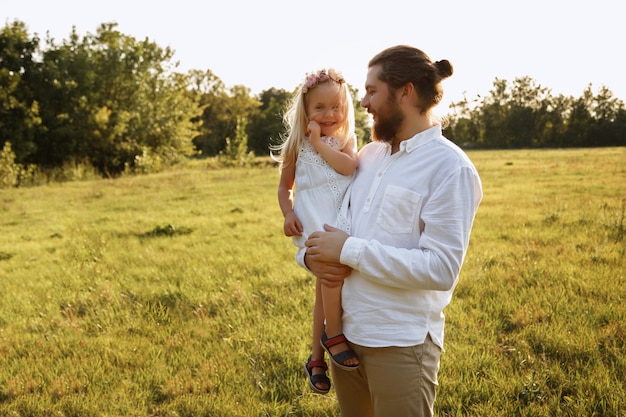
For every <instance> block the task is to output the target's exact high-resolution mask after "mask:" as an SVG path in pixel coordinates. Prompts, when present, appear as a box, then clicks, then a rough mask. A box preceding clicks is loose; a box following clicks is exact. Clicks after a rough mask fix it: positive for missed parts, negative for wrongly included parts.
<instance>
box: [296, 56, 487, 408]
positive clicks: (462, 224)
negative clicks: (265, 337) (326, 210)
mask: <svg viewBox="0 0 626 417" xmlns="http://www.w3.org/2000/svg"><path fill="white" fill-rule="evenodd" d="M450 75H452V66H451V64H450V63H449V62H448V61H447V60H443V61H437V62H432V61H431V59H430V58H429V57H428V56H427V55H426V54H425V53H424V52H422V51H420V50H419V49H416V48H413V47H410V46H396V47H392V48H389V49H386V50H384V51H382V52H381V53H379V54H378V55H376V56H375V57H374V58H372V60H371V61H370V62H369V65H368V73H367V79H366V84H365V96H364V97H363V100H362V102H361V105H362V106H363V107H365V108H366V109H367V111H368V113H370V114H371V115H372V116H373V119H374V124H373V138H374V141H373V142H372V143H370V144H368V145H366V146H365V147H363V149H362V150H361V151H360V152H359V168H358V171H357V174H356V177H355V179H354V182H353V184H352V189H351V194H350V213H351V216H352V220H351V222H352V228H351V233H352V235H351V236H349V235H347V234H346V233H345V232H342V231H340V230H338V229H334V228H331V227H328V226H325V231H318V232H314V233H312V234H311V235H310V236H309V239H308V240H307V242H306V251H305V252H304V253H302V252H301V253H300V254H299V262H300V264H301V265H303V266H305V267H307V268H308V269H309V270H310V271H311V272H312V273H313V274H315V275H316V276H317V277H318V278H319V279H321V280H322V281H323V282H324V283H325V285H341V284H342V283H343V290H342V305H343V328H344V334H345V336H346V338H347V340H348V341H350V347H351V348H352V349H353V350H354V351H355V352H356V353H357V355H358V358H359V361H360V367H359V369H358V370H355V371H345V370H342V369H339V368H338V367H336V366H332V375H333V382H334V384H335V390H336V392H337V397H338V400H339V405H340V408H341V413H342V415H343V416H344V417H371V416H375V417H388V416H393V417H402V416H432V415H433V404H434V401H435V391H436V386H437V373H438V370H439V359H440V354H441V351H442V349H443V339H444V315H443V309H444V308H445V307H446V306H447V305H448V304H449V303H450V301H451V298H452V292H453V290H454V288H455V286H456V284H457V280H458V276H459V272H460V270H461V265H462V263H463V259H464V257H465V254H466V252H467V247H468V243H469V236H470V231H471V228H472V224H473V221H474V216H475V213H476V210H477V208H478V205H479V203H480V200H481V198H482V186H481V182H480V178H479V176H478V173H477V172H476V169H475V168H474V166H473V164H472V163H471V161H470V160H469V159H468V157H467V156H466V155H465V153H464V152H463V151H462V150H461V149H459V148H458V147H457V146H456V145H454V144H453V143H452V142H450V141H448V140H447V139H446V138H444V137H443V136H442V131H441V125H440V124H438V123H437V122H436V121H435V120H434V119H433V116H432V109H433V107H435V106H436V105H437V104H438V103H439V102H440V101H441V98H442V94H443V92H442V88H441V81H442V80H443V79H445V78H447V77H449V76H450ZM344 279H345V281H344Z"/></svg>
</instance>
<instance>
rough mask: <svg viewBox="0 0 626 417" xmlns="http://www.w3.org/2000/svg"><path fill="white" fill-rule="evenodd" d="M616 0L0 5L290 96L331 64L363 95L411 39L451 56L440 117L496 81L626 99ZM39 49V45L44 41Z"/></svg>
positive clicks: (2, 13) (47, 0)
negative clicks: (106, 29)
mask: <svg viewBox="0 0 626 417" xmlns="http://www.w3.org/2000/svg"><path fill="white" fill-rule="evenodd" d="M618 4H619V1H618V0H595V1H593V2H582V1H578V0H525V1H506V0H499V1H496V0H473V1H469V0H440V1H430V2H425V1H420V0H377V1H373V0H349V1H341V0H334V1H332V0H331V1H315V0H314V1H308V2H303V1H300V0H219V1H200V0H197V1H192V0H176V1H167V2H166V1H163V0H151V1H145V0H125V1H121V0H108V1H98V2H93V1H89V0H54V1H51V0H20V1H16V0H0V19H2V20H1V21H0V24H2V26H4V25H5V24H6V23H10V22H13V21H14V20H16V19H17V20H20V21H23V22H24V23H25V24H26V25H27V27H28V30H29V34H30V35H31V36H33V35H34V33H37V34H38V35H39V36H40V38H42V40H43V39H45V37H46V33H47V32H50V35H51V36H52V37H53V38H55V40H56V41H57V43H60V42H61V41H62V40H64V39H68V38H69V34H70V32H71V30H72V26H76V30H77V32H78V34H79V36H81V37H82V36H84V35H86V34H87V33H92V34H95V32H96V29H97V28H98V26H99V25H100V24H101V23H109V22H116V23H117V24H118V27H117V29H118V30H119V31H120V32H122V33H123V34H125V35H128V36H132V37H134V38H136V39H137V40H144V39H145V38H146V37H147V38H149V39H150V41H152V42H155V43H156V44H158V45H159V46H161V47H163V48H164V47H167V46H169V47H170V48H172V49H173V50H175V55H174V59H173V60H174V61H179V62H180V66H179V67H178V70H179V71H181V72H186V71H187V70H189V69H199V70H207V69H210V70H211V71H212V72H213V73H214V74H215V75H216V76H218V77H219V78H220V79H221V80H222V81H223V82H224V83H225V84H226V86H227V87H228V88H230V87H232V86H234V85H237V84H240V85H244V86H246V87H249V88H250V89H251V90H252V92H253V93H259V92H261V91H263V90H265V89H268V88H271V87H276V88H284V89H286V90H288V91H291V90H292V89H293V88H295V87H296V86H297V85H298V84H299V83H300V82H301V81H302V80H303V79H304V76H305V74H306V73H307V72H310V71H314V70H317V69H319V68H323V67H334V68H336V69H338V70H340V71H342V72H343V74H344V77H345V78H346V80H347V82H348V83H350V84H351V85H353V86H354V87H356V88H358V89H359V91H360V92H361V93H362V92H363V83H364V82H365V75H366V72H367V62H368V61H369V59H370V58H371V57H372V56H374V55H375V54H376V53H378V52H380V51H381V50H382V49H384V48H386V47H389V46H393V45H397V44H409V45H413V46H416V47H418V48H420V49H422V50H423V51H424V52H426V53H427V54H428V55H429V56H430V57H431V58H432V59H433V60H440V59H448V60H449V61H450V62H451V63H452V65H453V66H454V71H455V73H454V74H453V75H452V77H451V78H449V79H447V80H446V81H444V90H445V96H444V101H443V102H442V104H441V106H440V108H439V110H440V111H441V112H444V113H445V112H447V107H448V105H449V103H450V102H455V101H460V100H461V99H462V98H463V96H464V94H465V95H466V96H467V97H468V99H474V98H475V97H476V95H478V94H480V95H482V96H485V95H488V94H489V91H490V90H491V88H492V86H493V82H494V80H495V78H496V77H497V78H499V79H505V80H508V81H509V82H512V81H513V80H514V79H515V78H518V77H523V76H529V77H531V78H533V79H534V80H535V81H536V82H537V83H539V84H540V85H541V86H543V87H547V88H549V89H550V90H552V94H553V95H558V94H565V95H571V96H574V97H580V96H581V95H582V93H583V91H584V90H585V88H586V87H587V86H588V84H590V83H591V84H592V90H593V92H594V94H595V93H597V92H598V90H599V88H600V87H601V86H603V85H604V86H606V87H608V88H609V89H610V90H611V91H613V93H614V94H615V95H616V96H617V97H619V98H620V99H622V100H624V101H626V79H625V74H626V54H625V53H624V46H623V43H624V41H626V25H624V24H623V13H622V11H621V8H620V7H618ZM42 47H45V46H43V44H42Z"/></svg>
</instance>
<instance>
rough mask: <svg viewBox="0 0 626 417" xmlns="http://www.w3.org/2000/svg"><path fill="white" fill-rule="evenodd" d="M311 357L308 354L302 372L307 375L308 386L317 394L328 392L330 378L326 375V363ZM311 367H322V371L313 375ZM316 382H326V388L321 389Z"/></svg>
mask: <svg viewBox="0 0 626 417" xmlns="http://www.w3.org/2000/svg"><path fill="white" fill-rule="evenodd" d="M311 358H312V356H309V359H308V360H307V361H306V363H305V364H304V372H306V374H307V375H308V377H309V387H310V388H311V389H312V390H313V391H315V392H317V393H319V394H328V391H330V379H328V377H327V376H326V370H327V369H328V365H327V364H326V362H324V361H323V360H319V361H312V360H311ZM313 368H322V369H323V370H324V373H323V374H317V375H313ZM316 384H326V385H328V388H326V389H321V388H319V387H318V386H317V385H316Z"/></svg>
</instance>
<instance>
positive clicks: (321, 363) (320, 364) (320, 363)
mask: <svg viewBox="0 0 626 417" xmlns="http://www.w3.org/2000/svg"><path fill="white" fill-rule="evenodd" d="M306 366H307V368H309V369H313V368H322V369H324V370H327V369H328V364H327V363H326V362H325V361H323V360H318V361H309V363H307V364H306Z"/></svg>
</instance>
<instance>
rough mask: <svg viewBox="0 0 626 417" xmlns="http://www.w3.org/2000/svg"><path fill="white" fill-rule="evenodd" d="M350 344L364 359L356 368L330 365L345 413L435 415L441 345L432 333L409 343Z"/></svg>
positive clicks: (348, 416) (358, 416)
mask: <svg viewBox="0 0 626 417" xmlns="http://www.w3.org/2000/svg"><path fill="white" fill-rule="evenodd" d="M351 347H352V349H354V351H355V352H356V354H357V355H358V357H359V361H360V362H361V365H360V366H359V368H358V369H357V370H356V371H345V370H342V369H339V368H338V367H336V366H332V365H331V371H332V377H333V385H334V387H335V392H336V393H337V398H338V400H339V407H340V409H341V415H342V417H427V416H432V415H433V404H434V402H435V394H436V388H437V373H438V372H439V360H440V356H441V349H440V348H439V347H438V346H437V345H435V344H434V343H433V341H432V339H431V338H430V336H427V337H426V341H425V342H424V343H423V344H420V345H416V346H410V347H386V348H368V347H363V346H359V345H355V344H351ZM331 363H332V362H331Z"/></svg>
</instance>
